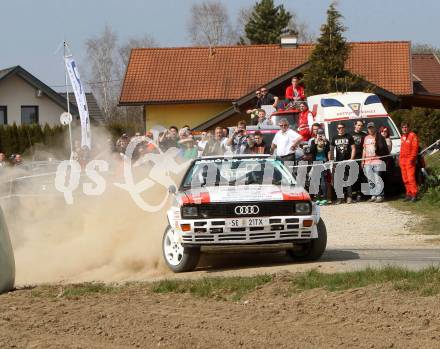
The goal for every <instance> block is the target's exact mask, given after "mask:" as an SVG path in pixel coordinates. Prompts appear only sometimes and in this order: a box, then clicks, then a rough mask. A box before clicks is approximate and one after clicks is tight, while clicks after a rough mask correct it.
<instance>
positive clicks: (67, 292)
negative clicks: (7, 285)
mask: <svg viewBox="0 0 440 349" xmlns="http://www.w3.org/2000/svg"><path fill="white" fill-rule="evenodd" d="M116 290H117V286H112V285H106V284H103V283H94V282H86V283H82V284H72V285H65V286H59V287H55V286H40V287H37V288H35V289H33V290H32V291H31V294H32V296H34V297H43V296H46V297H51V298H78V297H83V296H87V295H91V294H106V293H112V292H116Z"/></svg>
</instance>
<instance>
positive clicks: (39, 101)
mask: <svg viewBox="0 0 440 349" xmlns="http://www.w3.org/2000/svg"><path fill="white" fill-rule="evenodd" d="M0 105H6V106H7V107H8V124H9V125H12V124H13V123H14V122H15V123H16V124H17V125H20V124H21V106H22V105H23V106H25V105H27V106H30V105H38V106H39V123H40V124H45V123H48V124H49V125H51V126H53V125H56V124H59V123H60V115H61V113H62V112H63V111H64V109H63V108H61V107H60V106H59V105H58V104H56V103H55V102H53V100H51V99H50V98H48V97H47V96H46V95H44V94H43V96H42V97H37V96H36V89H35V88H34V87H33V86H31V85H29V84H28V83H27V82H26V81H25V80H23V79H22V78H20V77H19V76H16V75H13V76H10V77H8V78H6V79H5V80H3V81H1V82H0Z"/></svg>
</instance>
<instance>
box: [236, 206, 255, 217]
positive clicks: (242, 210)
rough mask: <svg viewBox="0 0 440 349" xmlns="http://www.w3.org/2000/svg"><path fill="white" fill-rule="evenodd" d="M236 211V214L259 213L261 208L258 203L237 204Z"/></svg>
mask: <svg viewBox="0 0 440 349" xmlns="http://www.w3.org/2000/svg"><path fill="white" fill-rule="evenodd" d="M234 212H235V214H236V215H242V214H258V212H260V208H259V207H258V206H257V205H249V206H235V209H234Z"/></svg>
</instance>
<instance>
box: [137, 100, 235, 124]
mask: <svg viewBox="0 0 440 349" xmlns="http://www.w3.org/2000/svg"><path fill="white" fill-rule="evenodd" d="M230 107H231V104H230V103H204V104H167V105H146V106H145V108H144V113H145V115H144V116H145V120H146V127H147V129H149V128H152V127H153V126H155V125H161V126H165V127H169V126H172V125H174V126H177V127H179V128H180V127H182V126H184V125H189V126H190V127H194V126H197V125H199V124H201V123H203V122H205V121H207V120H209V119H210V118H212V117H213V116H215V115H217V114H218V113H220V112H222V111H224V110H226V109H228V108H230Z"/></svg>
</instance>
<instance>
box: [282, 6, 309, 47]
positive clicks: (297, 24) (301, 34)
mask: <svg viewBox="0 0 440 349" xmlns="http://www.w3.org/2000/svg"><path fill="white" fill-rule="evenodd" d="M290 13H291V14H292V19H291V20H290V23H289V26H288V28H289V29H290V30H292V31H294V32H295V33H297V35H298V42H300V43H301V42H302V43H310V42H314V41H315V35H314V34H313V33H311V32H310V30H309V27H308V25H307V23H305V22H302V21H300V20H299V19H298V16H297V14H296V13H295V12H294V11H293V10H292V11H291V12H290Z"/></svg>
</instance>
